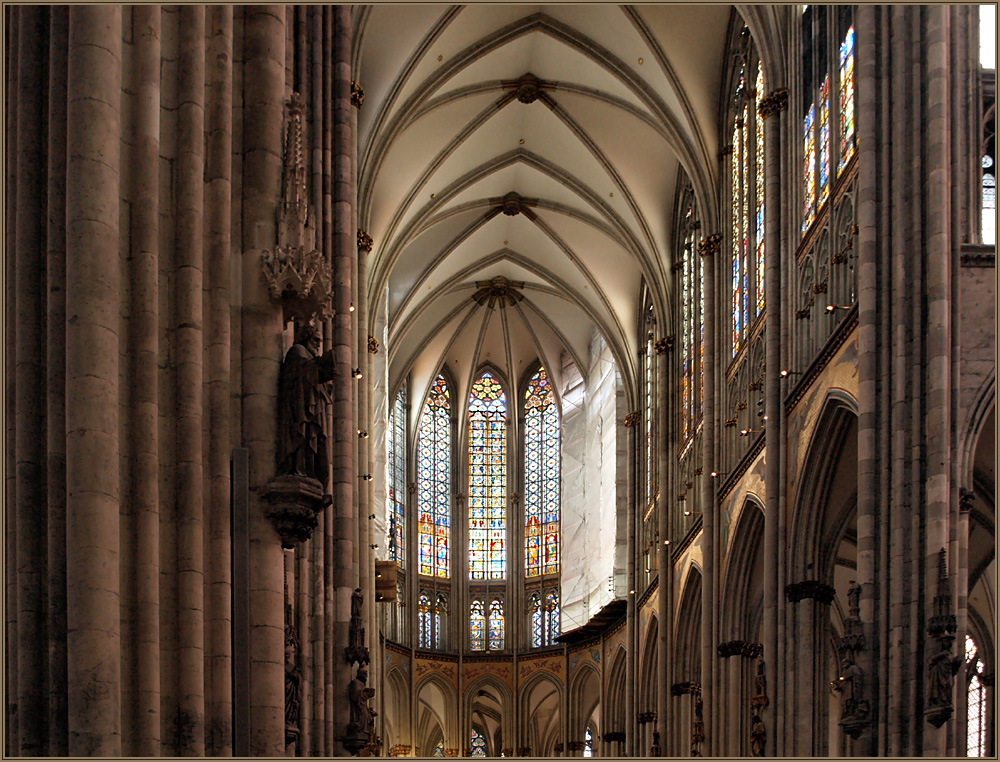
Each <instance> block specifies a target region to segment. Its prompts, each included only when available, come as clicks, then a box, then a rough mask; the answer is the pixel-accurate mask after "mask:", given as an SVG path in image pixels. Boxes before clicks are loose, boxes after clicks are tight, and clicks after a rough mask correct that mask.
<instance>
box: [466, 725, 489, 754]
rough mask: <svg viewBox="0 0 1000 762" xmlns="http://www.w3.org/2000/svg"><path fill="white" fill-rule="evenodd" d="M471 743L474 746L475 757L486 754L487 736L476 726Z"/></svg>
mask: <svg viewBox="0 0 1000 762" xmlns="http://www.w3.org/2000/svg"><path fill="white" fill-rule="evenodd" d="M469 744H470V746H472V756H473V757H485V756H486V737H485V736H484V735H483V734H482V733H480V732H479V731H478V730H476V729H475V728H473V729H472V739H471V741H470V742H469Z"/></svg>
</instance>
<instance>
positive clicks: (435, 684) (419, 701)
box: [413, 674, 464, 756]
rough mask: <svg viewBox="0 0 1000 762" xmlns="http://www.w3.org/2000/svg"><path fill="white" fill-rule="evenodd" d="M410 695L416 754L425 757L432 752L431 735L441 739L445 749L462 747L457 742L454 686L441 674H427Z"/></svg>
mask: <svg viewBox="0 0 1000 762" xmlns="http://www.w3.org/2000/svg"><path fill="white" fill-rule="evenodd" d="M413 695H414V696H415V697H416V705H415V706H414V712H413V716H414V732H413V736H414V742H415V744H416V746H417V747H418V748H419V752H418V754H419V755H420V756H429V755H430V754H431V753H432V752H433V748H434V746H433V743H436V736H435V734H437V735H439V736H440V737H441V738H443V740H444V746H445V748H457V749H460V748H464V746H459V745H458V743H459V729H458V727H456V720H457V718H458V695H457V692H456V690H455V686H453V685H452V684H451V683H450V682H448V681H447V680H445V679H444V678H443V677H442V676H441V675H438V674H430V675H428V676H427V677H425V678H423V679H422V680H420V682H418V683H417V686H416V688H415V689H414V691H413Z"/></svg>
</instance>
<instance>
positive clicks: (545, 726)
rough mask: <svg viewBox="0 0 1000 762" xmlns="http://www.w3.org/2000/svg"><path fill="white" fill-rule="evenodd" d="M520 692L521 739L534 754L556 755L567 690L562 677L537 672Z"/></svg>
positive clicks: (519, 725) (519, 731) (537, 755)
mask: <svg viewBox="0 0 1000 762" xmlns="http://www.w3.org/2000/svg"><path fill="white" fill-rule="evenodd" d="M518 694H519V699H518V703H519V705H520V706H519V711H518V717H519V722H518V731H517V732H518V733H519V734H520V743H521V745H522V746H527V747H529V748H530V749H531V755H532V756H535V757H545V756H554V755H555V745H556V743H558V742H559V741H560V740H561V741H563V743H565V741H566V739H564V738H562V727H563V724H564V723H563V716H562V715H563V707H564V706H565V703H564V694H563V687H562V685H561V684H560V682H559V681H558V680H556V679H555V678H554V677H553V676H552V675H550V674H548V673H546V672H537V673H535V674H534V675H532V676H531V677H530V678H528V680H527V681H526V682H525V684H524V685H523V686H521V688H520V690H519V691H518Z"/></svg>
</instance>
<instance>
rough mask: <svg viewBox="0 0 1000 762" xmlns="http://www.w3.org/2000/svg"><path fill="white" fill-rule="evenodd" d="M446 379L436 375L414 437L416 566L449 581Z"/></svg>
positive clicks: (448, 402) (448, 397) (449, 463)
mask: <svg viewBox="0 0 1000 762" xmlns="http://www.w3.org/2000/svg"><path fill="white" fill-rule="evenodd" d="M451 388H452V387H450V386H449V383H448V379H447V377H446V376H445V375H444V374H443V373H441V372H439V373H438V375H437V377H436V378H435V379H434V381H433V382H432V384H431V388H430V390H429V391H428V393H427V396H426V398H425V401H424V403H423V407H422V410H421V413H420V419H419V420H420V424H419V426H418V427H417V436H416V437H415V446H416V466H417V468H416V472H417V506H416V507H417V555H418V558H417V562H418V563H417V566H416V570H417V571H418V572H419V573H420V574H423V575H426V576H431V577H438V578H441V579H449V578H450V568H451V567H450V564H451V541H452V537H451V523H452V521H451V514H452V509H451V482H452V479H451V469H452V459H453V457H454V453H453V447H452V433H451V420H452V404H453V400H454V395H453V394H452V393H451Z"/></svg>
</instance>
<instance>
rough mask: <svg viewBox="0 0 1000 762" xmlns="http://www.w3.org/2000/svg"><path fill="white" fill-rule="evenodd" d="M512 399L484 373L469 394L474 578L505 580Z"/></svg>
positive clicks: (471, 553)
mask: <svg viewBox="0 0 1000 762" xmlns="http://www.w3.org/2000/svg"><path fill="white" fill-rule="evenodd" d="M506 432H507V400H506V397H505V396H504V393H503V387H501V386H500V383H499V382H498V381H497V380H496V379H495V378H494V377H493V376H492V375H491V374H490V373H489V372H486V373H483V375H482V376H480V378H479V380H478V381H476V383H475V384H473V386H472V393H471V394H470V395H469V576H470V578H471V579H503V578H504V566H505V561H506V552H505V543H506V541H507V514H506V512H507V447H506Z"/></svg>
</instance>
